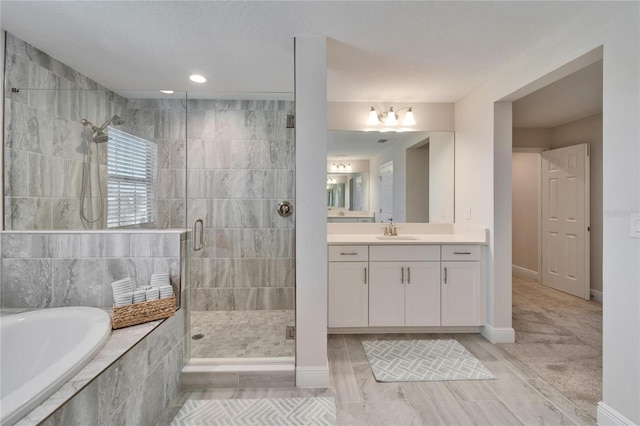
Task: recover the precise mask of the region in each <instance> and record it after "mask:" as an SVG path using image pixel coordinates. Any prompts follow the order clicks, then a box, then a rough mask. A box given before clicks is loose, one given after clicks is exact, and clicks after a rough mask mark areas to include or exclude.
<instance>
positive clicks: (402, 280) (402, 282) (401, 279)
mask: <svg viewBox="0 0 640 426" xmlns="http://www.w3.org/2000/svg"><path fill="white" fill-rule="evenodd" d="M400 270H401V271H402V276H401V277H400V284H404V266H403V267H402V268H400Z"/></svg>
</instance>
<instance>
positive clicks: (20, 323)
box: [0, 307, 111, 426]
mask: <svg viewBox="0 0 640 426" xmlns="http://www.w3.org/2000/svg"><path fill="white" fill-rule="evenodd" d="M110 335H111V318H110V317H109V314H107V313H106V312H105V311H103V310H102V309H98V308H88V307H68V308H50V309H41V310H37V311H31V312H25V313H21V314H16V315H9V316H4V317H1V318H0V385H1V389H0V398H1V399H0V424H2V425H3V426H8V425H11V424H13V423H15V422H16V421H18V420H20V418H22V417H23V416H24V415H26V414H27V413H28V412H29V411H31V410H32V409H33V408H35V407H36V406H38V405H39V404H40V403H41V402H42V401H44V400H45V399H46V398H48V397H49V396H50V395H51V394H52V393H54V392H55V391H56V390H57V389H58V388H59V387H60V386H62V385H63V384H64V383H65V382H66V381H67V380H69V379H70V378H71V377H73V376H74V375H75V374H76V373H77V372H78V371H80V369H81V368H82V367H83V366H84V365H85V364H87V363H88V362H89V361H90V360H91V359H92V358H93V356H94V355H95V354H96V353H97V352H98V351H99V350H100V348H101V347H102V346H103V345H104V344H105V343H106V341H107V340H108V339H109V336H110Z"/></svg>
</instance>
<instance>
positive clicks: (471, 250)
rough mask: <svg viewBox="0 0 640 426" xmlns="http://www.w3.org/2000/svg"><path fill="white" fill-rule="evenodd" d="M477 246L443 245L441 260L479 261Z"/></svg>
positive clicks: (478, 248)
mask: <svg viewBox="0 0 640 426" xmlns="http://www.w3.org/2000/svg"><path fill="white" fill-rule="evenodd" d="M480 249H481V247H480V246H479V245H467V244H464V245H462V244H455V245H449V244H443V245H442V260H480Z"/></svg>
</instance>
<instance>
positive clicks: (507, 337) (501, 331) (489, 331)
mask: <svg viewBox="0 0 640 426" xmlns="http://www.w3.org/2000/svg"><path fill="white" fill-rule="evenodd" d="M480 333H481V334H482V335H483V336H484V338H485V339H487V340H488V341H490V342H491V343H515V341H516V332H515V330H514V329H513V328H511V327H500V328H498V327H493V326H492V325H489V324H485V325H484V326H483V327H482V330H481V331H480Z"/></svg>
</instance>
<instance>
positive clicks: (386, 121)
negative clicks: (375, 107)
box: [384, 107, 398, 126]
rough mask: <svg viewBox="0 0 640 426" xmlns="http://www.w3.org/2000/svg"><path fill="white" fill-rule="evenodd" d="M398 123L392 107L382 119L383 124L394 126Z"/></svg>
mask: <svg viewBox="0 0 640 426" xmlns="http://www.w3.org/2000/svg"><path fill="white" fill-rule="evenodd" d="M397 124H398V118H397V117H396V113H395V112H394V111H393V107H391V109H389V112H388V113H387V118H385V119H384V125H385V126H395V125H397Z"/></svg>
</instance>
